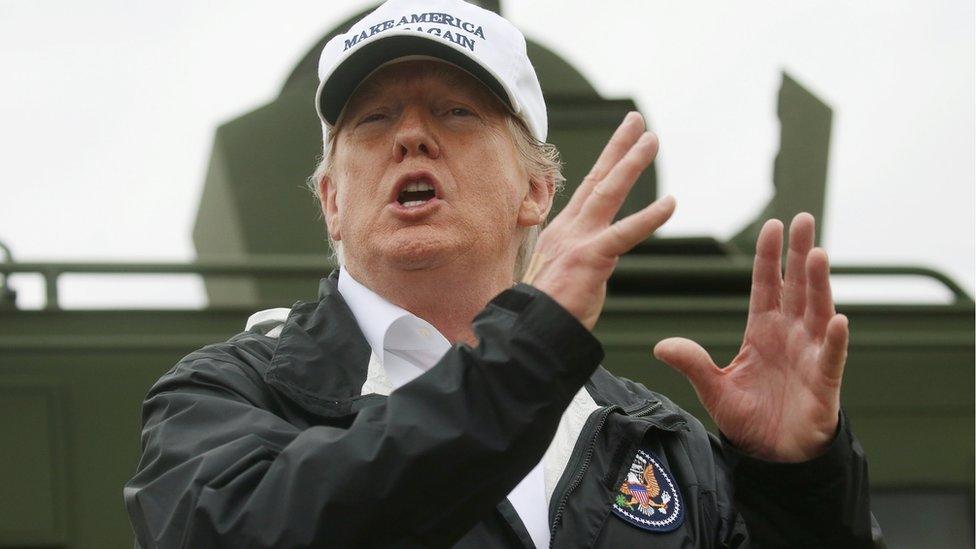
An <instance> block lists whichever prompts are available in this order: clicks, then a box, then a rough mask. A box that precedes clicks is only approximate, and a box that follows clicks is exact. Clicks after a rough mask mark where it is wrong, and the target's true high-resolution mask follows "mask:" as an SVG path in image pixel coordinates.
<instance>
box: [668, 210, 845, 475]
mask: <svg viewBox="0 0 976 549" xmlns="http://www.w3.org/2000/svg"><path fill="white" fill-rule="evenodd" d="M813 232H814V231H813V218H812V217H811V216H809V215H807V214H800V215H799V216H797V217H796V219H795V220H794V222H793V225H792V227H791V230H790V252H789V257H788V260H787V268H786V279H785V284H784V280H783V277H782V276H781V274H780V251H779V250H780V249H781V247H782V246H781V244H782V225H781V224H780V223H779V222H776V221H773V222H769V223H767V224H766V226H764V227H763V230H762V232H761V234H760V236H759V242H758V243H757V246H756V249H757V252H756V263H755V269H754V273H753V291H752V297H751V299H750V305H749V319H748V322H747V326H746V332H745V336H744V338H743V342H742V347H741V349H740V350H739V353H738V354H737V355H736V357H735V358H734V359H733V360H732V362H731V363H730V364H729V365H728V366H727V367H725V368H722V369H719V368H718V367H717V366H715V364H714V363H713V362H712V361H711V359H710V358H709V357H708V354H707V353H706V352H705V351H704V349H702V348H701V347H700V346H698V344H696V343H694V342H691V341H689V340H686V339H680V338H672V339H668V340H665V341H662V342H661V343H659V344H658V345H657V347H655V355H657V356H658V357H659V358H660V359H661V360H663V361H664V362H667V363H668V364H669V365H671V366H673V367H675V368H676V369H678V370H680V371H681V372H682V373H684V374H685V375H686V376H688V378H689V379H690V380H691V382H692V384H693V385H694V387H695V390H696V392H697V393H698V396H699V398H700V399H701V401H702V404H704V406H705V408H706V409H707V410H708V412H709V414H710V415H711V416H712V418H713V419H714V420H715V423H716V424H717V425H718V427H719V429H721V431H722V432H723V433H724V434H725V435H726V436H727V437H728V438H729V439H730V440H731V441H732V442H733V443H734V444H735V445H736V446H738V447H739V448H740V449H742V450H743V451H745V452H746V453H749V454H751V455H754V456H756V457H761V458H765V459H770V460H775V461H802V460H806V459H810V458H812V457H814V456H816V455H817V454H819V453H820V452H822V451H823V450H824V449H825V448H826V446H827V445H828V444H829V442H830V441H831V440H832V439H833V436H834V432H835V430H836V427H837V417H838V411H839V407H840V382H841V374H842V372H843V367H844V362H845V359H846V348H847V319H846V318H845V317H844V316H843V315H837V314H835V313H834V307H833V300H832V298H831V295H830V284H829V280H828V272H829V267H828V265H827V257H826V254H824V253H823V251H822V250H813V249H812V248H813Z"/></svg>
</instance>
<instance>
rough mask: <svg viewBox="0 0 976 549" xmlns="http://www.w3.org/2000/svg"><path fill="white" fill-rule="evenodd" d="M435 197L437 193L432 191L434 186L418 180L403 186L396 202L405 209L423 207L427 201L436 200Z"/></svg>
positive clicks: (428, 182)
mask: <svg viewBox="0 0 976 549" xmlns="http://www.w3.org/2000/svg"><path fill="white" fill-rule="evenodd" d="M436 196H437V193H436V192H435V191H434V185H433V184H432V183H431V182H430V181H426V180H423V179H420V180H418V181H411V182H410V183H408V184H406V185H404V187H403V189H401V190H400V193H399V194H398V195H397V202H399V203H400V205H401V206H403V207H405V208H413V207H416V206H420V205H423V204H424V203H425V202H427V201H428V200H432V199H434V198H436Z"/></svg>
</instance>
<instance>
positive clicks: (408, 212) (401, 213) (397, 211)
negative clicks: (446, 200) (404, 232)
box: [389, 198, 441, 221]
mask: <svg viewBox="0 0 976 549" xmlns="http://www.w3.org/2000/svg"><path fill="white" fill-rule="evenodd" d="M440 205H441V199H439V198H431V199H430V200H427V201H426V202H424V203H423V204H418V205H416V206H404V205H403V204H400V203H399V202H396V201H393V202H390V206H389V208H390V211H392V212H393V215H395V216H396V217H398V218H400V219H404V220H407V221H413V220H416V219H421V218H423V217H426V216H428V215H430V214H432V213H434V212H435V211H436V210H437V208H439V207H440Z"/></svg>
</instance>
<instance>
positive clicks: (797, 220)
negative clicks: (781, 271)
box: [783, 212, 814, 317]
mask: <svg viewBox="0 0 976 549" xmlns="http://www.w3.org/2000/svg"><path fill="white" fill-rule="evenodd" d="M813 238H814V220H813V216H812V215H810V214H808V213H806V212H803V213H799V214H797V215H796V217H794V218H793V222H792V223H790V249H789V251H788V252H787V254H786V276H785V278H784V282H783V312H785V313H786V314H787V315H789V316H793V317H799V316H802V315H803V309H804V308H805V307H806V301H807V254H808V253H810V250H811V249H812V248H813Z"/></svg>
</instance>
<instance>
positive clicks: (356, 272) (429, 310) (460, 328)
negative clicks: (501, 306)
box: [344, 263, 514, 346]
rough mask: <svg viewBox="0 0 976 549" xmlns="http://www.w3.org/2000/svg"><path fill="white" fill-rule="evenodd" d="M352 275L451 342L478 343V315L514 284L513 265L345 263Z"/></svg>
mask: <svg viewBox="0 0 976 549" xmlns="http://www.w3.org/2000/svg"><path fill="white" fill-rule="evenodd" d="M344 268H345V269H346V270H348V271H349V274H350V275H352V277H353V278H355V279H356V280H358V281H360V283H362V284H363V285H364V286H366V287H367V288H369V289H370V290H372V291H374V292H376V293H377V294H379V295H380V296H382V297H383V298H384V299H386V300H387V301H389V302H390V303H393V304H394V305H397V306H398V307H401V308H403V309H405V310H407V311H409V312H411V313H412V314H414V315H416V316H418V317H420V318H422V319H424V320H426V321H427V322H430V323H431V324H433V325H434V327H435V328H437V330H438V331H440V332H441V334H443V335H444V337H445V338H447V340H448V341H450V342H451V343H456V342H463V343H467V344H469V345H472V346H473V345H476V344H477V340H476V338H475V336H474V332H473V330H472V329H471V321H472V320H474V317H475V315H477V314H478V313H479V312H481V310H482V309H484V308H485V305H487V304H488V302H489V301H491V299H492V298H494V297H495V296H496V295H498V294H499V293H501V292H502V291H504V290H506V289H508V288H510V287H511V286H512V284H514V280H513V278H512V268H511V266H506V267H503V268H501V269H499V268H497V267H496V268H484V267H482V268H478V269H471V268H470V267H469V268H467V269H464V268H459V267H454V268H452V266H443V267H438V268H435V269H423V270H398V269H386V268H382V267H379V268H369V269H362V268H358V267H357V266H356V265H354V264H350V263H347V264H346V266H345V267H344Z"/></svg>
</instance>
